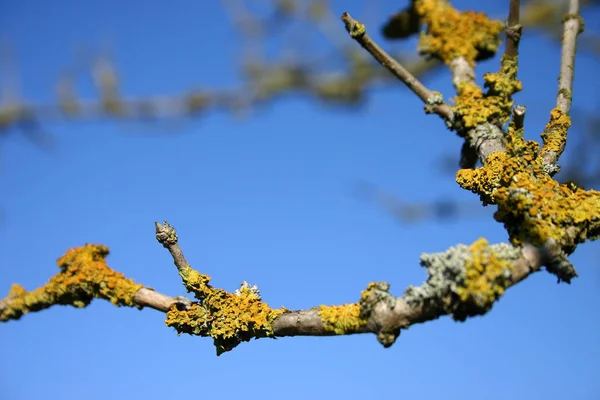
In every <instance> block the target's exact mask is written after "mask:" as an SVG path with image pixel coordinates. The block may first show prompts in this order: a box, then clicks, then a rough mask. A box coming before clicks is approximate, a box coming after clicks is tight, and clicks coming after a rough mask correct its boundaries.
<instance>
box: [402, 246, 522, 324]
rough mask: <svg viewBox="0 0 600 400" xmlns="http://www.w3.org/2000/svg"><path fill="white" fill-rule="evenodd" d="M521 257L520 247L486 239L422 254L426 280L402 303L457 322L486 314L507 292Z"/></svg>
mask: <svg viewBox="0 0 600 400" xmlns="http://www.w3.org/2000/svg"><path fill="white" fill-rule="evenodd" d="M520 255H521V250H520V248H518V247H514V246H512V245H509V244H506V243H500V244H495V245H491V246H490V245H488V243H487V241H485V239H478V240H477V241H475V243H473V244H472V245H471V246H466V245H463V244H460V245H457V246H456V247H451V248H450V249H448V250H447V251H445V252H442V253H431V254H422V255H421V265H423V266H425V267H427V275H428V277H427V280H426V282H425V283H423V284H422V285H421V286H409V287H408V288H407V289H406V291H405V292H404V296H403V300H404V301H406V302H407V303H408V304H409V305H411V306H413V307H417V306H422V307H423V312H424V313H425V314H429V315H443V314H450V315H452V317H453V318H454V319H455V320H457V321H464V320H465V319H466V318H467V317H469V316H474V315H481V314H485V313H486V312H487V311H489V310H490V308H491V307H492V305H493V303H494V301H495V300H497V299H498V298H499V297H500V296H501V295H502V293H503V292H504V289H505V288H506V285H507V283H508V281H507V278H509V277H510V269H511V264H512V262H513V261H514V260H516V259H517V258H519V256H520Z"/></svg>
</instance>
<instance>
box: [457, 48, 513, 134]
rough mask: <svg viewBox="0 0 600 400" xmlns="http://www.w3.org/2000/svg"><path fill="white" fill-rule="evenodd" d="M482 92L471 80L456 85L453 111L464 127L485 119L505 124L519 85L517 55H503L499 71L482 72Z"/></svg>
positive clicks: (482, 122)
mask: <svg viewBox="0 0 600 400" xmlns="http://www.w3.org/2000/svg"><path fill="white" fill-rule="evenodd" d="M483 79H484V82H485V83H484V86H485V88H487V92H486V93H484V92H483V90H482V88H480V87H479V86H478V85H477V84H476V83H474V82H468V81H467V82H462V83H460V84H459V85H458V87H457V93H458V95H457V97H456V98H455V99H454V101H455V104H456V105H455V106H454V111H455V112H456V113H457V114H458V115H459V116H460V117H461V118H462V120H463V124H464V128H465V129H472V128H475V127H476V126H478V125H481V124H484V123H486V122H492V123H495V124H505V123H506V122H507V121H508V119H509V117H510V113H511V108H512V106H513V101H512V95H513V94H515V93H517V92H518V91H520V90H521V89H522V85H521V82H520V81H519V80H518V79H517V57H510V56H507V55H504V56H502V61H501V65H500V71H499V72H495V73H487V74H485V75H484V76H483Z"/></svg>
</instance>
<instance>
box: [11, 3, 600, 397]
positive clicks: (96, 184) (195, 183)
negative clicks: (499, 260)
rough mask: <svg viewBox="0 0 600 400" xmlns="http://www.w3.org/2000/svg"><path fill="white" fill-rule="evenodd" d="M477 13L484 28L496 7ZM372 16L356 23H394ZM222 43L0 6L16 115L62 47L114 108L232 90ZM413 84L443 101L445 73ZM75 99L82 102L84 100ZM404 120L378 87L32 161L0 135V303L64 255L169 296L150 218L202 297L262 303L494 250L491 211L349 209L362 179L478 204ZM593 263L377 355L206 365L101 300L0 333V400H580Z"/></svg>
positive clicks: (578, 261)
mask: <svg viewBox="0 0 600 400" xmlns="http://www.w3.org/2000/svg"><path fill="white" fill-rule="evenodd" d="M212 3H214V4H212ZM400 3H402V2H400ZM477 3H482V2H475V1H469V2H461V3H460V5H461V6H463V7H470V6H473V7H478V8H479V7H481V5H477ZM489 3H490V4H493V5H487V6H486V7H490V8H488V9H487V11H489V12H492V13H493V14H495V15H504V12H505V11H504V10H506V9H507V6H508V0H506V1H503V2H489ZM377 4H378V5H377V8H376V10H375V11H371V13H370V15H369V16H368V22H371V23H374V22H377V21H383V20H384V17H385V15H387V14H388V13H390V12H392V11H395V10H396V9H397V8H398V7H399V5H397V4H396V2H391V1H379V2H377ZM500 5H501V6H500ZM333 9H334V12H335V13H336V14H341V12H343V11H350V12H351V13H352V14H353V15H354V16H355V17H357V18H360V17H361V13H363V12H364V10H365V7H364V5H363V2H362V1H361V2H354V1H344V2H342V1H337V2H333ZM590 18H598V14H595V15H594V16H593V17H592V16H590ZM589 21H591V19H589ZM589 25H591V22H590V23H588V26H589ZM337 28H338V29H340V30H341V29H343V27H342V25H341V23H340V24H339V26H338V27H337ZM232 32H233V31H232V29H231V25H230V22H229V20H228V19H227V17H226V14H225V13H224V11H223V10H222V8H221V7H220V6H219V5H218V2H209V1H175V2H166V1H145V2H143V1H139V0H136V1H128V2H116V1H98V0H88V1H61V2H57V3H53V2H42V1H33V0H26V1H19V2H16V1H13V2H10V1H3V2H2V3H1V5H0V37H1V38H2V39H3V40H5V41H7V42H9V43H11V44H12V46H13V49H14V51H15V54H16V56H17V60H18V63H19V64H18V65H19V71H20V74H21V78H22V82H23V91H24V94H25V96H26V98H27V99H29V100H35V101H46V100H50V99H51V97H52V95H53V88H54V84H55V83H56V77H57V76H58V74H59V72H60V71H61V69H62V68H63V67H65V66H67V65H69V63H70V62H71V61H72V60H73V59H74V57H75V52H74V48H75V47H76V46H77V45H88V46H94V45H97V44H98V43H110V44H112V48H113V49H114V51H113V55H114V61H115V63H116V65H117V66H118V68H119V72H120V74H121V78H122V82H123V90H124V92H125V93H126V94H128V95H148V94H153V93H159V94H169V93H172V94H174V93H178V92H181V91H183V90H185V89H186V88H189V87H192V86H198V87H208V88H211V87H215V88H216V87H223V86H233V85H235V84H236V82H238V80H239V76H238V75H237V72H236V66H235V62H236V56H235V55H236V52H237V51H238V50H239V48H240V46H239V37H238V36H235V35H234V34H233V33H232ZM375 36H376V37H377V35H375ZM310 46H315V48H317V49H325V48H326V46H327V44H326V43H318V42H317V41H313V42H311V44H310ZM521 51H522V59H521V65H522V69H521V72H520V76H521V78H522V79H523V81H524V87H525V90H524V92H523V93H522V94H519V95H518V98H517V101H518V102H519V103H521V104H525V105H526V106H527V107H528V113H527V118H526V127H527V128H528V129H529V131H528V134H529V135H530V136H531V137H537V136H538V134H539V132H541V130H542V129H543V126H544V124H545V123H546V121H547V118H548V112H549V110H550V109H551V108H552V107H553V104H554V102H555V94H556V78H557V73H558V72H557V71H558V60H559V51H558V47H557V46H556V45H555V44H553V43H552V42H550V41H549V40H548V39H547V38H545V37H544V36H542V35H527V34H526V36H525V38H524V41H523V42H522V47H521ZM496 66H497V62H496V61H492V62H489V63H486V64H483V65H481V66H480V67H479V68H478V72H479V73H482V72H485V71H486V70H490V69H495V68H496ZM598 66H599V65H598V61H595V60H593V59H592V58H589V57H581V58H579V59H578V60H577V63H576V83H575V90H574V94H575V96H574V98H575V100H574V106H575V107H580V108H582V109H592V107H593V106H594V105H596V104H597V100H598V97H597V93H596V92H595V91H596V90H597V88H598V85H597V70H598ZM427 84H428V85H429V86H430V87H432V88H435V89H438V90H441V91H443V92H444V93H445V95H446V96H447V97H449V96H450V95H451V94H452V92H451V86H450V79H449V75H448V74H447V73H445V72H444V73H442V74H439V75H437V76H435V77H433V78H432V79H429V80H428V81H427ZM82 87H83V89H82V91H83V93H84V94H87V95H88V96H91V95H92V92H91V91H90V87H89V84H86V82H83V83H82ZM421 109H422V106H421V104H420V103H419V101H418V100H417V99H416V98H415V97H414V96H412V95H411V94H410V93H408V92H407V91H406V90H403V89H402V88H401V86H400V85H399V84H398V85H397V86H395V89H393V90H385V91H376V92H374V93H373V94H372V95H370V96H369V99H368V101H367V103H366V104H365V105H364V107H362V108H360V109H357V110H340V109H323V108H322V107H320V106H319V105H318V104H314V103H311V101H307V99H306V98H305V97H300V96H298V97H290V98H287V99H285V100H283V101H280V102H278V103H276V104H274V105H273V106H272V107H269V108H268V109H265V110H261V111H259V112H257V113H256V114H254V115H253V116H252V117H251V118H249V119H246V120H242V121H240V120H235V119H232V118H231V117H230V116H229V115H226V114H220V113H215V114H211V115H209V116H207V117H204V118H200V119H198V120H197V121H196V122H192V123H190V124H189V125H186V126H184V127H183V128H182V129H177V130H175V129H172V128H169V127H168V128H166V130H163V131H161V132H160V134H157V133H156V130H155V129H154V128H153V127H152V126H144V125H139V124H119V123H115V122H107V121H94V122H89V121H88V122H78V123H71V122H65V123H51V124H46V125H45V126H44V128H45V130H46V131H48V132H50V134H51V137H52V138H53V142H54V145H53V146H52V147H51V148H49V149H40V148H39V147H36V146H35V145H34V144H32V143H31V142H30V141H28V140H26V139H25V138H24V137H23V136H20V135H17V134H12V135H11V136H10V137H8V138H5V139H2V141H1V142H0V155H1V158H0V162H1V164H0V166H1V169H0V188H2V189H1V190H2V196H0V209H1V210H2V212H3V219H2V222H1V224H0V266H1V268H0V297H3V296H5V295H6V294H7V293H8V290H9V287H10V284H11V283H13V282H19V283H20V284H22V285H24V286H25V288H27V289H33V288H35V287H37V286H39V285H42V284H43V283H44V282H45V281H46V280H47V279H48V278H49V277H50V276H52V275H53V274H55V273H56V272H57V271H58V269H57V267H56V265H55V260H56V259H57V258H58V257H59V256H61V255H62V254H63V253H64V252H65V251H66V250H67V249H69V248H71V247H74V246H80V245H82V244H84V243H85V242H88V243H102V244H105V245H107V246H109V247H110V249H111V255H110V256H109V258H108V263H109V265H110V266H112V267H113V268H114V269H116V270H119V271H121V272H123V273H125V274H126V275H127V276H129V277H132V278H134V279H136V280H137V281H138V282H141V283H143V284H145V285H148V286H152V287H154V288H156V289H157V290H159V291H161V292H164V293H167V294H170V295H178V294H184V289H183V287H182V286H181V284H180V279H179V277H178V275H177V273H176V270H175V268H174V266H173V265H172V260H171V259H170V257H169V254H168V252H167V251H166V250H165V249H163V248H162V247H161V246H160V245H159V244H158V243H157V242H156V240H155V238H154V231H153V229H154V228H153V223H154V221H162V220H164V219H166V220H168V221H169V222H170V223H171V224H173V225H174V226H175V227H176V228H177V230H178V233H179V236H180V243H181V245H182V248H183V250H184V252H185V253H186V255H187V258H188V260H189V261H190V262H191V263H192V265H193V266H194V267H195V268H197V269H199V270H200V271H202V272H204V273H207V274H209V275H210V276H212V277H213V284H214V285H215V286H218V287H222V288H225V289H227V290H234V289H235V288H236V287H237V286H238V285H239V283H240V282H241V281H242V280H247V281H249V282H250V283H256V284H258V286H259V288H260V289H261V291H262V294H263V298H264V300H265V301H267V302H268V303H269V304H270V305H272V306H273V307H280V306H286V307H287V308H290V309H300V308H310V307H312V306H315V305H318V304H322V303H325V304H341V303H344V302H354V301H356V300H357V299H358V297H359V296H360V291H361V290H362V289H363V288H364V287H365V286H366V285H367V284H368V283H369V282H370V281H373V280H386V281H388V282H390V283H391V285H392V291H393V293H394V294H397V295H400V294H401V293H402V291H403V290H404V288H405V287H406V286H408V285H409V284H419V283H421V282H422V281H423V280H424V279H425V274H424V271H423V270H422V269H421V268H420V267H419V265H418V260H419V255H420V253H421V252H433V251H443V250H445V249H447V248H448V247H449V246H452V245H455V244H457V243H471V242H473V241H474V240H475V239H477V238H478V237H480V236H485V237H487V238H488V239H489V240H490V241H491V242H499V241H504V240H505V239H506V235H505V232H504V231H503V229H502V226H501V225H500V224H497V223H495V222H494V221H493V220H492V219H491V217H490V215H491V213H488V216H487V217H482V218H474V219H466V220H455V221H446V222H440V221H427V222H423V223H420V224H414V225H402V224H398V223H397V222H396V221H394V220H393V219H392V218H391V217H390V216H389V215H388V214H386V213H385V212H383V211H382V210H381V209H379V208H377V207H376V206H374V205H372V204H369V203H366V202H363V201H360V200H358V199H357V198H356V197H354V196H353V195H352V188H353V186H354V185H355V184H356V183H358V182H361V181H367V182H372V183H374V184H376V185H378V186H381V187H384V188H386V189H388V190H390V191H392V192H394V193H396V194H398V195H399V196H400V197H402V198H403V199H405V200H407V201H412V202H419V201H433V200H439V199H456V200H459V201H472V202H473V204H474V206H475V207H477V200H476V198H475V197H474V196H473V195H471V194H469V193H466V192H463V191H461V189H460V188H459V187H458V186H457V185H456V184H455V183H454V181H453V178H452V175H449V176H448V175H444V174H440V173H439V172H438V168H437V165H438V164H437V163H438V161H439V158H440V157H441V156H443V155H448V154H454V155H457V154H458V152H459V149H460V145H461V142H460V140H459V139H457V138H456V137H455V136H454V134H452V133H450V132H448V131H446V129H445V128H444V127H443V125H442V123H441V122H440V121H439V120H438V119H437V118H435V117H433V116H425V115H424V114H422V112H421ZM575 124H577V121H575ZM148 132H149V133H148ZM572 132H573V135H575V134H577V132H580V131H578V130H576V129H574V130H573V131H572ZM475 209H476V208H475ZM599 250H600V247H599V246H598V244H586V245H583V246H581V247H580V248H579V249H578V251H577V252H576V254H575V255H573V256H572V258H571V259H572V261H573V262H574V263H575V265H576V266H577V267H578V270H579V274H580V278H578V279H576V280H575V281H574V282H573V284H572V285H570V286H568V285H557V284H556V282H555V278H554V277H552V276H550V275H548V274H546V273H540V274H537V275H535V276H533V277H531V278H530V279H528V280H526V281H525V282H524V283H522V284H520V285H519V286H518V287H515V288H513V289H511V290H510V291H509V292H508V293H507V295H506V296H505V297H504V298H503V299H501V301H500V302H499V303H498V304H497V305H496V306H495V307H494V309H493V310H492V311H491V312H490V313H489V314H488V315H486V316H485V317H483V318H476V319H472V320H469V321H467V322H466V323H455V322H453V321H452V320H451V319H449V318H442V319H440V320H438V321H434V322H430V323H427V324H424V325H420V326H414V327H412V328H410V329H409V330H407V331H405V332H403V333H402V335H401V337H400V338H399V339H398V341H397V343H396V344H395V345H394V346H393V347H392V348H390V349H383V348H382V346H381V345H379V344H378V343H377V341H376V339H375V337H374V336H373V335H359V336H351V337H332V338H310V337H309V338H306V337H296V338H283V339H278V340H265V339H263V340H259V341H254V342H251V343H243V344H241V345H240V346H239V347H238V348H236V349H235V350H234V351H232V352H230V353H227V354H224V355H223V356H221V357H216V356H215V349H214V347H213V346H212V342H211V340H210V339H206V338H199V337H190V336H181V337H178V336H177V335H176V334H175V332H174V331H173V330H172V329H170V328H167V327H165V326H164V322H163V315H162V314H161V313H159V312H156V311H153V310H150V309H147V310H143V311H138V310H135V309H125V308H123V309H117V308H115V307H113V306H111V305H109V304H107V303H106V302H102V301H94V302H93V303H92V305H91V306H89V307H88V308H87V309H84V310H80V309H74V308H71V307H55V308H51V309H49V310H46V311H43V312H40V313H35V314H31V315H26V316H25V317H24V318H22V320H20V321H18V322H14V321H13V322H9V323H5V324H2V325H1V326H0V343H1V344H2V357H1V358H0V398H1V399H4V400H30V399H31V400H33V399H36V400H37V399H57V400H68V399H89V400H95V399H112V400H118V399H137V398H147V399H166V398H169V399H175V398H184V397H189V396H193V397H198V398H215V397H218V398H221V399H234V398H241V397H242V396H243V397H244V398H263V399H279V398H290V399H305V398H315V399H321V398H345V399H361V398H378V397H386V398H419V399H430V398H447V399H463V400H464V399H490V400H492V399H507V398H510V399H546V400H554V399H556V400H558V399H567V398H573V399H580V400H583V399H597V398H600V381H599V380H598V375H597V371H599V370H600V335H598V332H599V330H600V312H598V306H599V305H600V271H599V270H598V261H597V260H598V254H599Z"/></svg>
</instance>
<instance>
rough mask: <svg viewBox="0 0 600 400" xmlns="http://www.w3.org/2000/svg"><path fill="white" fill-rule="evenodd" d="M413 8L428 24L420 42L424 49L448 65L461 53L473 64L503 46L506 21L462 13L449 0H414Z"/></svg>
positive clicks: (477, 14) (478, 14) (471, 13)
mask: <svg viewBox="0 0 600 400" xmlns="http://www.w3.org/2000/svg"><path fill="white" fill-rule="evenodd" d="M414 9H415V10H416V12H417V14H418V15H419V16H420V17H421V21H422V23H423V24H425V25H427V32H426V33H424V34H422V35H421V40H420V43H419V47H420V49H421V51H422V52H423V53H427V54H429V55H432V56H435V57H438V58H440V59H441V60H443V61H444V62H445V63H446V64H450V62H452V60H454V59H455V58H457V57H461V56H462V57H464V58H465V59H466V60H467V62H468V63H469V64H471V65H472V66H473V65H474V64H475V61H476V60H478V59H483V58H486V57H489V55H491V54H494V53H495V52H496V51H497V49H498V46H499V45H500V33H501V32H502V30H503V29H504V24H503V23H502V22H500V21H494V20H491V19H489V18H488V17H487V16H486V15H485V14H484V13H476V12H472V11H466V12H459V11H458V10H456V9H455V8H454V7H452V5H451V4H450V3H449V2H448V1H447V0H415V2H414Z"/></svg>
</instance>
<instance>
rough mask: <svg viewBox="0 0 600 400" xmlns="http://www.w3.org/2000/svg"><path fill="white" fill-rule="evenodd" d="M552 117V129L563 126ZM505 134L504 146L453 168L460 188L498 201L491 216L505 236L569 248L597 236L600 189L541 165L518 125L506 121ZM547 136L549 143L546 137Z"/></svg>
mask: <svg viewBox="0 0 600 400" xmlns="http://www.w3.org/2000/svg"><path fill="white" fill-rule="evenodd" d="M553 115H557V114H556V110H553ZM553 121H554V122H551V124H555V125H553V127H555V129H565V130H566V127H567V125H568V124H567V120H565V119H564V118H562V117H558V118H553ZM557 135H559V136H560V135H561V134H560V133H557ZM506 139H507V140H506V143H507V149H506V151H502V152H497V153H493V154H492V155H491V156H489V157H488V158H487V159H486V161H485V163H484V165H483V166H482V167H481V168H478V169H476V170H466V169H462V170H460V171H458V173H457V175H456V179H457V182H458V183H459V185H461V186H462V187H463V188H465V189H468V190H471V191H473V192H474V193H477V194H479V196H480V198H481V199H482V201H483V202H484V204H497V205H498V211H497V212H496V214H495V218H496V220H497V221H500V222H503V223H504V225H505V227H506V229H507V231H508V233H509V235H510V240H511V242H512V243H513V244H514V245H520V244H523V243H525V242H528V243H532V244H534V245H536V246H541V245H543V244H544V243H546V241H547V240H548V239H553V240H555V241H556V242H557V243H558V244H559V245H560V246H562V248H564V249H565V251H566V252H567V254H569V253H570V252H572V251H573V250H574V249H575V246H576V245H577V244H578V243H582V242H583V241H585V240H587V239H596V238H598V237H599V236H600V192H597V191H595V190H588V191H585V190H583V189H581V188H577V187H574V186H572V185H568V184H559V183H558V182H556V181H555V180H554V179H552V177H551V176H550V175H548V173H547V171H546V170H545V166H544V162H543V152H541V153H540V152H538V150H539V144H538V143H537V142H535V141H525V140H524V139H523V131H522V129H521V130H516V129H515V128H514V126H512V125H511V127H510V128H509V132H508V135H507V138H506ZM547 142H548V146H550V148H553V147H552V146H553V145H554V144H552V143H553V142H552V140H548V141H547Z"/></svg>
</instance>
